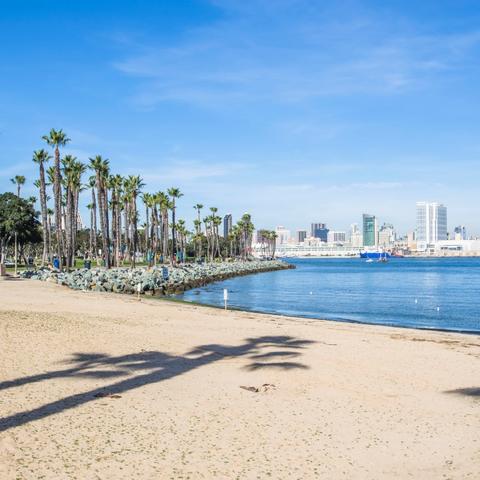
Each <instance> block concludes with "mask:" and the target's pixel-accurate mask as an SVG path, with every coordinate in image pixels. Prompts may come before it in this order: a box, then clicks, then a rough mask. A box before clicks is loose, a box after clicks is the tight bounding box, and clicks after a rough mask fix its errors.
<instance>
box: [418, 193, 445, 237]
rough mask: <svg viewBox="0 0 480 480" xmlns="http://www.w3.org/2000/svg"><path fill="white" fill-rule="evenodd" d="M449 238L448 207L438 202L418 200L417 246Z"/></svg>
mask: <svg viewBox="0 0 480 480" xmlns="http://www.w3.org/2000/svg"><path fill="white" fill-rule="evenodd" d="M440 240H447V207H445V206H444V205H442V204H441V203H436V202H431V203H430V202H417V247H418V246H419V245H422V246H423V247H426V246H428V245H431V244H434V243H436V242H438V241H440Z"/></svg>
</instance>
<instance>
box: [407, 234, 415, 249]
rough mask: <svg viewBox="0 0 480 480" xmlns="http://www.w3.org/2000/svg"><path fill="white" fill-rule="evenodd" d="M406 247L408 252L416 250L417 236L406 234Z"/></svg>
mask: <svg viewBox="0 0 480 480" xmlns="http://www.w3.org/2000/svg"><path fill="white" fill-rule="evenodd" d="M407 247H408V249H409V250H416V249H417V235H416V233H415V232H408V234H407Z"/></svg>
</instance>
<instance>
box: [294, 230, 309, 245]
mask: <svg viewBox="0 0 480 480" xmlns="http://www.w3.org/2000/svg"><path fill="white" fill-rule="evenodd" d="M306 238H307V231H306V230H297V232H296V234H295V240H296V242H297V243H303V242H304V241H305V239H306Z"/></svg>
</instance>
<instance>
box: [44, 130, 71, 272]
mask: <svg viewBox="0 0 480 480" xmlns="http://www.w3.org/2000/svg"><path fill="white" fill-rule="evenodd" d="M42 139H43V140H45V141H46V142H47V144H48V145H50V146H51V147H52V148H53V150H54V157H55V165H54V169H55V170H54V178H53V193H54V203H55V230H56V233H57V256H58V261H59V262H60V269H61V268H62V264H63V250H64V249H63V234H62V174H61V171H60V147H64V146H65V145H66V144H67V143H68V142H69V141H70V139H69V138H68V137H67V134H66V133H65V132H64V131H63V130H61V129H60V130H55V129H54V128H52V129H51V130H50V132H49V134H48V135H44V136H43V137H42Z"/></svg>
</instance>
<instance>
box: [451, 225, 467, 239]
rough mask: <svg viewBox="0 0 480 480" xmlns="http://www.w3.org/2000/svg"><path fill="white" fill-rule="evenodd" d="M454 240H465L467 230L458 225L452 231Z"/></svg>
mask: <svg viewBox="0 0 480 480" xmlns="http://www.w3.org/2000/svg"><path fill="white" fill-rule="evenodd" d="M453 232H454V234H455V235H454V237H455V238H454V239H455V240H467V229H466V228H465V226H464V225H459V226H458V227H455V229H454V230H453Z"/></svg>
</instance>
